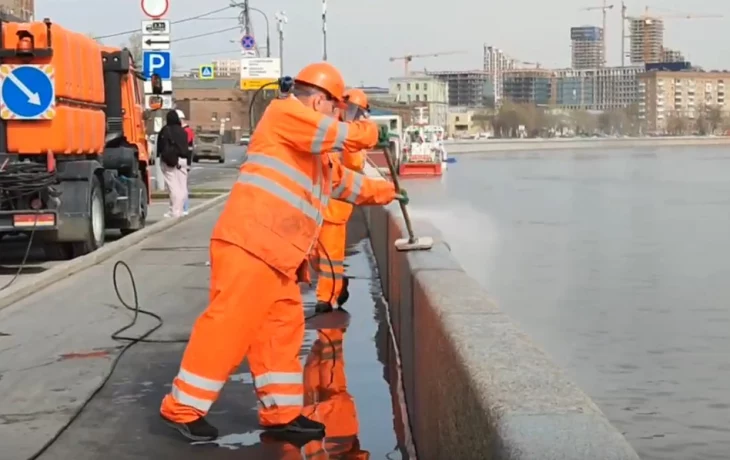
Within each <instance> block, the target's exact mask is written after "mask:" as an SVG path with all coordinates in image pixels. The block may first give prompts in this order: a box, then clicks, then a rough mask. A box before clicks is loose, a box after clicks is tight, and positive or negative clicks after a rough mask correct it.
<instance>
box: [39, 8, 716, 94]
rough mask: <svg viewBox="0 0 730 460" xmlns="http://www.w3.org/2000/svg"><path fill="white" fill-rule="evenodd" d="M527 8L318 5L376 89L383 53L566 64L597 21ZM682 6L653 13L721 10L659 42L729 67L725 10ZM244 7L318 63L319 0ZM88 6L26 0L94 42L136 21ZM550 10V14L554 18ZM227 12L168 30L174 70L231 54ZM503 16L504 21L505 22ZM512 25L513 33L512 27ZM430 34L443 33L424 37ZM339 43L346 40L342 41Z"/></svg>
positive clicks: (458, 61)
mask: <svg viewBox="0 0 730 460" xmlns="http://www.w3.org/2000/svg"><path fill="white" fill-rule="evenodd" d="M130 3H134V5H133V6H132V5H130ZM528 3H529V4H525V2H521V3H520V4H519V5H517V4H506V5H504V6H500V12H499V15H495V14H494V12H493V11H492V10H493V9H491V8H489V7H488V6H485V5H473V2H469V1H467V0H452V1H451V2H449V8H448V9H446V8H432V7H428V6H426V7H424V2H422V1H421V2H418V1H415V0H401V1H399V2H398V3H397V4H395V3H394V2H386V1H385V0H373V1H371V2H368V4H363V3H344V2H338V1H331V2H330V3H329V6H328V37H329V50H328V54H329V58H330V60H331V61H332V62H333V63H334V64H336V65H338V66H339V67H340V68H341V69H342V71H343V73H344V74H345V77H346V78H347V79H348V81H352V82H353V84H360V83H361V82H364V83H366V84H377V85H385V84H386V82H387V79H388V77H390V76H393V75H402V62H393V63H391V62H389V57H391V56H399V55H404V54H408V53H429V52H439V51H447V50H452V49H455V50H465V51H466V52H465V53H463V54H456V55H450V56H443V57H439V58H435V59H423V60H415V59H414V61H413V62H412V63H411V68H412V69H413V70H423V68H424V67H425V68H427V69H428V70H469V69H474V70H476V69H481V68H482V58H483V56H482V47H483V44H484V43H487V44H489V45H493V46H496V47H498V48H501V49H503V50H505V52H506V53H507V54H508V55H510V56H514V57H516V58H519V59H524V60H527V61H539V62H541V63H542V65H543V67H545V68H548V67H552V68H567V67H569V66H570V53H571V49H570V36H569V30H570V28H571V27H576V26H581V25H596V26H598V25H600V23H601V12H600V11H581V8H586V7H596V6H599V5H600V0H595V1H593V2H585V1H578V0H565V1H564V2H562V3H561V7H560V9H556V8H554V7H553V6H551V5H547V4H545V2H538V1H537V0H530V1H529V2H528ZM684 3H685V2H681V1H678V0H664V1H662V8H661V10H662V11H663V10H665V9H671V10H674V11H679V12H686V13H692V14H694V15H701V14H721V15H724V16H725V18H723V19H707V20H705V19H696V20H681V19H678V20H676V21H675V20H672V21H667V24H666V35H665V46H667V47H669V48H671V49H677V50H680V51H681V52H683V53H684V54H685V56H686V57H687V58H688V59H689V60H690V61H692V62H693V63H694V64H697V65H700V66H703V67H705V68H707V69H723V68H728V69H730V44H728V43H727V42H726V41H725V40H723V38H724V37H723V32H724V29H725V28H726V27H724V25H725V24H727V22H726V21H727V18H730V4H728V3H726V2H719V1H718V0H698V1H696V2H694V3H693V5H692V6H691V7H688V6H687V5H686V4H684ZM627 4H628V5H627V6H628V13H629V15H638V14H641V13H642V12H643V8H644V6H645V5H644V4H643V3H638V2H632V1H630V2H627ZM226 5H228V1H210V2H207V3H206V4H205V5H201V4H200V3H199V2H194V1H192V0H173V1H172V6H171V11H170V18H171V19H173V20H176V19H178V20H179V19H183V18H186V17H190V16H194V15H196V14H201V13H204V12H206V11H210V10H212V9H215V8H217V7H220V8H223V7H225V6H226ZM251 5H252V6H255V7H257V8H260V9H262V10H264V11H265V12H266V13H267V14H268V16H269V20H270V22H271V23H272V24H271V31H270V33H271V35H272V44H276V43H278V42H277V40H276V30H275V25H274V24H273V22H274V21H273V16H274V14H275V13H276V11H279V10H284V11H286V12H287V15H288V16H289V24H287V28H286V32H285V33H286V41H285V45H286V50H285V53H288V59H287V60H286V61H287V62H286V69H285V71H286V72H287V73H294V72H296V70H298V68H300V67H301V66H303V65H305V64H306V63H307V62H311V61H315V60H319V59H321V56H322V37H321V2H319V1H315V0H307V1H301V0H267V1H263V0H259V1H257V0H251ZM97 9H98V2H96V1H93V0H36V10H37V14H36V15H37V16H38V17H45V16H49V17H51V18H52V19H53V20H54V21H55V22H57V23H59V24H62V25H64V26H65V27H68V28H70V29H73V30H77V31H79V32H83V33H92V34H95V35H97V36H98V35H108V34H112V33H115V32H121V31H124V30H131V29H134V28H136V27H137V24H138V23H139V20H140V19H142V14H141V12H140V11H139V8H138V5H137V3H136V2H129V1H126V0H109V1H107V2H105V8H104V10H103V11H98V12H97ZM688 9H689V11H688ZM79 11H84V14H79ZM524 11H530V16H529V17H526V16H525V14H524ZM383 12H387V14H384V13H383ZM415 13H418V14H415ZM465 13H468V14H465ZM556 13H560V14H559V15H557V16H556ZM236 15H237V11H236V10H230V12H224V13H220V14H216V15H213V16H212V17H224V18H228V19H211V18H208V19H207V20H201V21H190V22H186V23H184V24H177V25H176V26H174V27H173V53H174V56H177V58H176V64H177V66H178V68H179V69H181V70H187V69H190V68H193V67H197V66H198V65H199V64H202V63H204V62H205V61H206V60H212V59H215V58H236V57H239V56H240V54H239V53H238V47H237V46H236V44H235V43H231V41H234V42H235V41H237V39H238V38H239V36H240V34H239V33H238V32H237V31H235V30H234V31H228V32H222V33H214V32H215V31H217V30H221V29H225V28H235V26H236V21H235V19H234V17H235V16H236ZM109 17H114V18H115V21H114V24H115V27H114V28H113V29H110V28H109V26H108V25H106V24H108V23H109V21H108V18H109ZM548 17H550V18H555V17H557V18H558V19H552V20H550V21H546V20H545V19H544V18H548ZM345 18H346V19H345ZM505 18H514V20H513V21H508V20H505ZM253 22H254V30H255V32H256V35H257V38H258V39H259V41H260V42H263V41H264V39H265V33H264V30H263V28H264V21H263V19H262V17H260V15H258V14H257V15H254V17H253ZM516 23H518V24H519V26H520V27H515V24H516ZM434 25H435V26H436V27H435V28H434ZM434 30H436V31H443V32H444V33H441V34H438V33H434ZM383 31H387V33H383ZM196 34H202V35H204V36H203V37H202V38H200V39H195V40H187V41H185V42H182V43H178V44H176V43H174V40H175V37H176V36H177V37H189V36H193V35H196ZM535 37H537V39H535ZM619 37H620V12H619V11H617V8H614V9H613V10H610V11H609V12H608V27H607V31H606V41H607V64H608V65H609V66H615V65H618V64H619V61H620V59H619V55H620V38H619ZM126 38H128V36H118V37H112V38H110V39H109V40H107V41H106V42H107V43H109V44H111V45H118V44H120V43H122V42H124V41H125V40H126ZM343 41H345V42H346V43H342V42H343ZM340 43H342V44H340ZM704 43H711V44H712V46H704V45H703V44H704ZM274 47H276V45H274ZM213 53H220V54H217V55H216V54H213ZM274 54H276V53H274ZM353 54H354V55H357V56H359V59H353V58H352V56H353Z"/></svg>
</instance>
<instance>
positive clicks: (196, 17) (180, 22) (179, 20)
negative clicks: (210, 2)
mask: <svg viewBox="0 0 730 460" xmlns="http://www.w3.org/2000/svg"><path fill="white" fill-rule="evenodd" d="M232 8H234V7H233V6H226V7H223V8H218V9H216V10H212V11H208V12H206V13H201V14H198V15H195V16H190V17H187V18H183V19H178V20H176V21H171V22H170V24H183V23H185V22H190V21H196V20H198V19H203V18H205V17H206V16H210V15H211V14H216V13H220V12H221V11H226V10H230V9H232ZM210 19H214V18H210ZM215 19H218V18H215ZM221 19H223V18H221ZM137 32H139V29H131V30H125V31H122V32H115V33H113V34H108V35H100V36H98V37H94V38H95V39H97V40H101V39H104V38H113V37H121V36H123V35H132V34H134V33H137Z"/></svg>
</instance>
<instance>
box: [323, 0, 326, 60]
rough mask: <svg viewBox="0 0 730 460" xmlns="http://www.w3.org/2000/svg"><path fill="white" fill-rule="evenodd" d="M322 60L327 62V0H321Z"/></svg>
mask: <svg viewBox="0 0 730 460" xmlns="http://www.w3.org/2000/svg"><path fill="white" fill-rule="evenodd" d="M322 44H323V53H322V60H324V61H326V60H327V0H322Z"/></svg>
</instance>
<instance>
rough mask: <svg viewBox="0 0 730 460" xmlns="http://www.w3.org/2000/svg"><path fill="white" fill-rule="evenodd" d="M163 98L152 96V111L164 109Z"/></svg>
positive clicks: (150, 104)
mask: <svg viewBox="0 0 730 460" xmlns="http://www.w3.org/2000/svg"><path fill="white" fill-rule="evenodd" d="M162 105H163V103H162V97H160V96H157V95H154V96H150V99H149V107H150V110H160V109H161V108H162Z"/></svg>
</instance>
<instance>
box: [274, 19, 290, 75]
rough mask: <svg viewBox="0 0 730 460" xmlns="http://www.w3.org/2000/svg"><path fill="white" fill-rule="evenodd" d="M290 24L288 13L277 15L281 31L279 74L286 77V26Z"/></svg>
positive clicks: (278, 26) (277, 22)
mask: <svg viewBox="0 0 730 460" xmlns="http://www.w3.org/2000/svg"><path fill="white" fill-rule="evenodd" d="M287 22H289V19H288V18H287V17H286V13H284V12H283V11H279V12H278V13H276V24H277V28H278V30H279V72H280V75H281V76H282V77H283V76H284V24H286V23H287Z"/></svg>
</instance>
